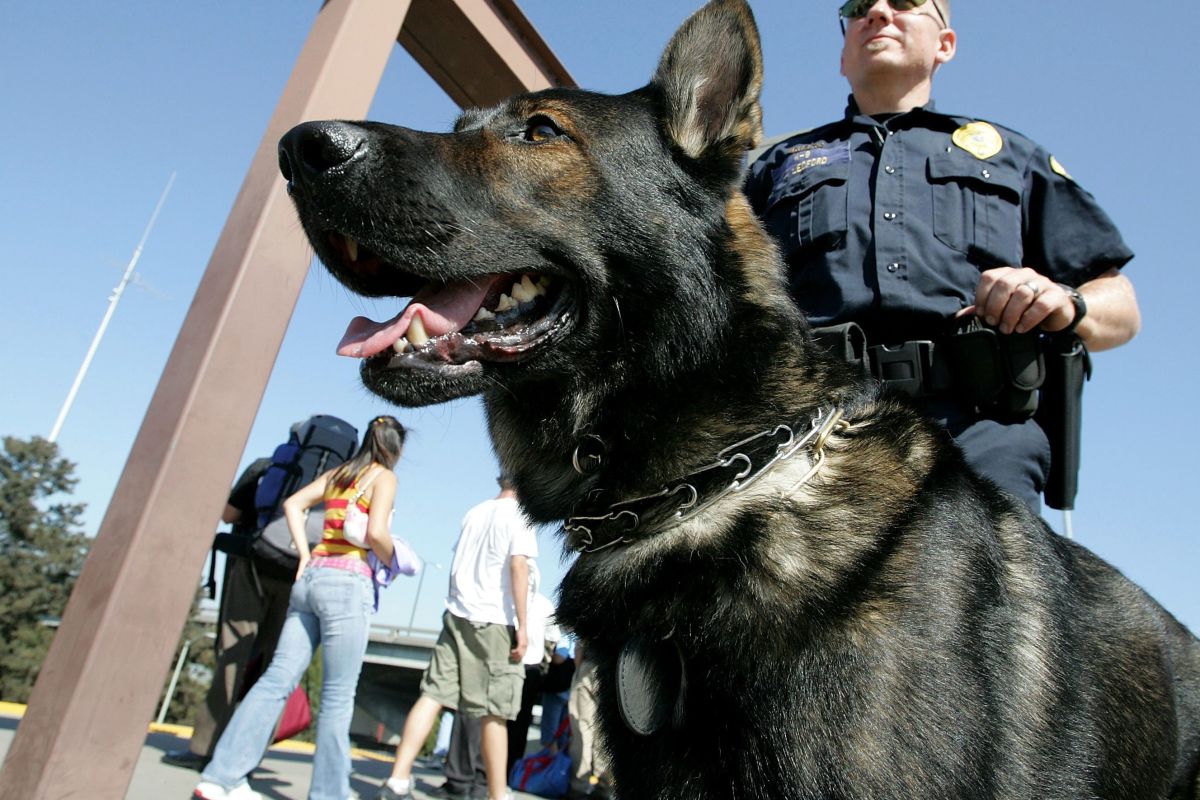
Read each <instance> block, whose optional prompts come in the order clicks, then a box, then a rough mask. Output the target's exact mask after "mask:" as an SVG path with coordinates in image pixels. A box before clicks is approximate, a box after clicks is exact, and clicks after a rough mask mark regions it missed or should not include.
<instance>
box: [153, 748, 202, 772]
mask: <svg viewBox="0 0 1200 800" xmlns="http://www.w3.org/2000/svg"><path fill="white" fill-rule="evenodd" d="M162 763H164V764H170V765H171V766H172V767H183V768H184V769H194V770H196V771H197V772H201V771H203V770H204V768H205V767H207V766H208V758H207V757H206V756H202V755H200V754H198V753H193V752H192V751H191V750H186V749H185V750H168V751H167V752H165V753H163V754H162Z"/></svg>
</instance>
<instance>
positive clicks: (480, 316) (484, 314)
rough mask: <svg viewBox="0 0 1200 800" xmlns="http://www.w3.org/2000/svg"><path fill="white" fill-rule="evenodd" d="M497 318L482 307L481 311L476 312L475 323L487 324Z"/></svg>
mask: <svg viewBox="0 0 1200 800" xmlns="http://www.w3.org/2000/svg"><path fill="white" fill-rule="evenodd" d="M495 318H496V315H495V314H493V313H492V312H490V311H488V310H487V309H486V308H484V307H483V306H480V307H479V310H478V311H476V312H475V321H476V322H486V321H488V320H489V319H495Z"/></svg>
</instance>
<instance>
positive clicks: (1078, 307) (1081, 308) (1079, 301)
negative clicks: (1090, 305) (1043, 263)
mask: <svg viewBox="0 0 1200 800" xmlns="http://www.w3.org/2000/svg"><path fill="white" fill-rule="evenodd" d="M1059 286H1060V287H1061V288H1062V290H1063V291H1064V292H1066V293H1067V296H1068V297H1070V298H1071V302H1072V303H1073V304H1074V305H1075V316H1074V318H1073V319H1072V320H1071V324H1070V325H1068V326H1067V327H1065V328H1063V329H1062V330H1061V331H1059V333H1071V332H1073V331H1074V330H1075V329H1076V328H1077V327H1079V323H1080V322H1081V321H1082V320H1083V318H1084V317H1086V316H1087V303H1085V302H1084V301H1083V295H1081V294H1080V293H1079V290H1078V289H1076V288H1075V287H1074V286H1068V285H1067V284H1065V283H1060V284H1059Z"/></svg>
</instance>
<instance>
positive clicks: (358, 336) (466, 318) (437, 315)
mask: <svg viewBox="0 0 1200 800" xmlns="http://www.w3.org/2000/svg"><path fill="white" fill-rule="evenodd" d="M490 286H491V281H487V280H483V281H478V282H471V281H462V282H461V283H450V284H446V285H444V286H435V285H433V284H428V285H426V286H425V288H423V289H422V290H421V291H419V292H417V294H416V295H415V296H414V297H413V299H412V302H411V303H409V304H408V306H407V307H406V308H405V309H404V310H403V311H401V312H400V313H399V314H397V315H396V316H394V317H392V318H391V319H390V320H388V321H387V322H374V321H373V320H369V319H367V318H366V317H355V318H354V319H353V320H351V322H350V327H348V328H346V333H345V334H343V336H342V341H341V342H339V343H338V348H337V352H338V355H339V356H349V357H351V358H370V357H371V356H373V355H376V354H377V353H382V352H383V351H384V350H386V349H387V348H389V347H391V346H392V345H394V344H395V343H396V342H398V341H400V337H402V336H404V335H405V334H406V333H408V327H409V325H411V324H412V319H413V317H415V316H417V315H420V317H421V323H422V324H423V325H424V327H425V333H426V335H428V336H429V338H431V339H432V338H434V337H436V336H441V335H443V334H446V333H450V332H451V331H457V330H461V329H462V327H463V326H464V325H466V324H467V323H468V322H470V321H471V318H472V317H474V316H475V312H477V311H478V310H479V307H480V306H481V305H482V304H483V300H484V298H485V297H486V296H487V292H488V289H489V288H490Z"/></svg>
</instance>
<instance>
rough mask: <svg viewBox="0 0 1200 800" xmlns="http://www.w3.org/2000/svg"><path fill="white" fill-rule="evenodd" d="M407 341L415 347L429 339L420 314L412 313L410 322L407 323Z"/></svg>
mask: <svg viewBox="0 0 1200 800" xmlns="http://www.w3.org/2000/svg"><path fill="white" fill-rule="evenodd" d="M408 341H410V342H411V343H412V344H413V346H415V347H420V346H421V345H423V344H425V343H426V342H428V341H429V334H427V333H425V323H424V322H422V321H421V315H420V314H414V315H413V318H412V322H410V323H408Z"/></svg>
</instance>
